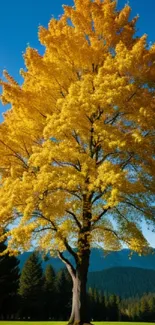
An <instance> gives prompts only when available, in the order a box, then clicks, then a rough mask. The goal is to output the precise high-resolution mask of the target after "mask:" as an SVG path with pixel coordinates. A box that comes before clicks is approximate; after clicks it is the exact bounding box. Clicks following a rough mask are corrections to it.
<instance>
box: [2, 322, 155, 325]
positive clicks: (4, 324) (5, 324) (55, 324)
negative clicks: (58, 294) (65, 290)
mask: <svg viewBox="0 0 155 325" xmlns="http://www.w3.org/2000/svg"><path fill="white" fill-rule="evenodd" d="M92 323H93V324H94V325H109V324H110V325H112V324H115V325H119V324H121V325H128V324H131V325H136V324H140V322H139V323H130V322H92ZM66 324H67V322H31V321H29V322H21V321H18V322H14V321H13V322H10V321H0V325H66ZM145 324H149V325H154V323H143V325H145Z"/></svg>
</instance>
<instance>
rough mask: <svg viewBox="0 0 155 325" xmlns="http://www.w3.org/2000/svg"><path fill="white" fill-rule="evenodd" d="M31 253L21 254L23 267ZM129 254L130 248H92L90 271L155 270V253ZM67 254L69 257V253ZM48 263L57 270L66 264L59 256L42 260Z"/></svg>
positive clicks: (43, 263) (44, 263)
mask: <svg viewBox="0 0 155 325" xmlns="http://www.w3.org/2000/svg"><path fill="white" fill-rule="evenodd" d="M30 254H31V252H26V253H23V254H21V255H20V256H19V261H20V268H21V269H22V267H23V265H24V263H25V261H26V260H27V258H28V257H29V255H30ZM129 254H130V250H128V249H122V250H120V251H117V252H111V253H108V254H104V251H103V250H100V249H92V252H91V256H90V266H89V272H93V271H102V270H105V269H109V268H113V267H119V266H121V267H137V268H143V269H152V270H155V254H149V255H146V256H139V255H138V254H136V253H133V255H132V258H131V259H130V258H129ZM66 256H67V257H68V255H67V253H66ZM47 264H52V266H53V267H54V268H55V270H56V271H57V270H59V269H61V268H63V267H64V264H63V263H62V262H61V260H60V259H59V258H53V257H49V260H48V261H46V262H45V261H43V262H42V266H43V268H45V266H46V265H47Z"/></svg>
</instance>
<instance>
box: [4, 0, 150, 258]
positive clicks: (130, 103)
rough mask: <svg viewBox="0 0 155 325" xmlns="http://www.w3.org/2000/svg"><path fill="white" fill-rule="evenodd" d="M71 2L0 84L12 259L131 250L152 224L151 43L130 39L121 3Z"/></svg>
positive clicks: (140, 245)
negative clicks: (34, 249) (143, 224)
mask: <svg viewBox="0 0 155 325" xmlns="http://www.w3.org/2000/svg"><path fill="white" fill-rule="evenodd" d="M74 5H75V6H74V7H70V6H64V14H63V15H62V17H61V18H60V19H59V20H56V19H53V18H52V19H51V21H50V22H49V25H48V28H47V29H46V28H43V27H40V29H39V40H40V42H41V44H43V45H44V46H45V52H44V54H43V55H40V54H39V53H38V51H37V50H35V49H32V48H30V47H28V48H27V50H26V53H25V55H24V60H25V65H26V68H27V69H26V71H23V70H21V72H20V73H21V75H22V76H23V78H24V81H23V84H22V85H18V84H17V83H16V81H15V80H14V79H13V78H12V77H11V76H10V75H9V73H8V72H7V71H4V77H5V79H6V81H3V80H1V81H0V84H1V85H2V88H3V90H2V95H1V100H2V102H3V103H4V104H5V103H10V104H11V109H10V110H9V111H7V112H6V113H5V114H4V122H3V123H2V124H1V125H0V172H1V187H0V223H1V229H3V228H4V229H5V228H6V227H8V226H10V225H11V231H9V232H8V242H9V246H8V249H9V250H10V251H11V252H14V253H15V252H17V251H18V249H28V248H29V247H30V245H31V242H35V244H36V245H37V246H38V247H39V248H40V249H42V250H50V252H51V254H53V253H54V251H59V252H62V251H64V250H66V249H68V248H69V247H70V251H71V252H72V248H73V247H76V248H77V250H78V251H80V254H81V251H84V249H86V248H87V247H90V246H93V245H96V244H99V243H100V242H103V246H104V247H105V248H106V249H111V250H113V249H119V248H120V247H121V245H122V243H123V242H125V243H126V244H127V245H128V246H129V247H130V248H131V249H134V250H136V251H138V252H141V251H142V250H143V248H144V246H147V245H148V243H147V242H146V241H145V240H144V238H143V236H142V234H141V230H140V228H139V223H140V220H141V218H143V217H144V218H146V220H148V221H149V222H154V215H153V211H152V206H151V199H152V197H153V195H154V170H155V163H154V157H155V152H154V134H155V132H154V131H155V112H154V107H155V83H154V75H155V45H152V47H150V48H149V47H148V46H147V38H146V35H144V36H142V37H140V38H138V37H136V38H135V37H134V33H135V24H136V21H137V17H135V18H134V19H133V20H132V21H129V15H130V11H131V8H130V6H128V5H126V6H125V7H124V8H123V9H122V10H120V11H118V10H117V8H116V1H111V0H104V1H101V0H95V1H91V0H75V1H74ZM124 207H127V209H126V210H125V209H124ZM124 211H126V212H125V213H124ZM133 224H136V227H133ZM84 247H85V248H84ZM77 256H80V255H77Z"/></svg>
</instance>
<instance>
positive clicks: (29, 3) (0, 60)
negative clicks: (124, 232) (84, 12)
mask: <svg viewBox="0 0 155 325" xmlns="http://www.w3.org/2000/svg"><path fill="white" fill-rule="evenodd" d="M125 3H127V0H118V7H119V8H121V7H122V6H124V4H125ZM128 3H129V4H130V6H131V7H132V16H135V15H137V14H139V15H140V18H139V21H138V23H137V33H138V35H142V34H144V33H146V34H147V35H148V40H149V41H152V42H155V0H130V1H128ZM62 4H68V5H73V1H72V0H1V6H0V78H1V77H2V71H3V69H7V70H8V72H9V73H10V74H11V75H12V76H13V77H15V78H16V80H17V81H18V82H21V81H22V79H21V77H20V76H19V70H20V68H23V67H24V62H23V58H22V53H23V52H25V48H26V46H27V44H30V46H31V47H34V48H37V49H39V51H40V52H41V53H42V51H43V49H42V47H41V46H40V44H39V42H38V37H37V31H38V26H39V25H43V26H45V27H46V26H47V24H48V22H49V20H50V18H51V17H52V15H54V16H55V17H58V15H61V14H62V12H63V9H62ZM4 110H5V108H4V107H3V106H2V105H1V104H0V120H1V114H2V112H4ZM144 230H145V234H146V236H147V238H148V240H149V241H150V243H151V245H152V246H154V247H155V235H154V234H152V233H151V232H149V231H147V230H146V227H144Z"/></svg>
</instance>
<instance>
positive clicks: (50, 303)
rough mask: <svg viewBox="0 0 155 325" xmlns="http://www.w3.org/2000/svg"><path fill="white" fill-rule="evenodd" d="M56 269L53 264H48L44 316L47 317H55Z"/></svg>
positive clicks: (45, 279) (45, 281)
mask: <svg viewBox="0 0 155 325" xmlns="http://www.w3.org/2000/svg"><path fill="white" fill-rule="evenodd" d="M55 276H56V275H55V271H54V269H53V267H52V266H51V265H47V266H46V269H45V273H44V286H43V288H44V316H45V318H46V319H54V318H55V307H56V303H55V299H56V290H55Z"/></svg>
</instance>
